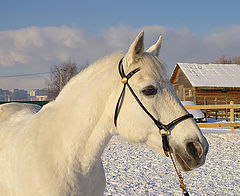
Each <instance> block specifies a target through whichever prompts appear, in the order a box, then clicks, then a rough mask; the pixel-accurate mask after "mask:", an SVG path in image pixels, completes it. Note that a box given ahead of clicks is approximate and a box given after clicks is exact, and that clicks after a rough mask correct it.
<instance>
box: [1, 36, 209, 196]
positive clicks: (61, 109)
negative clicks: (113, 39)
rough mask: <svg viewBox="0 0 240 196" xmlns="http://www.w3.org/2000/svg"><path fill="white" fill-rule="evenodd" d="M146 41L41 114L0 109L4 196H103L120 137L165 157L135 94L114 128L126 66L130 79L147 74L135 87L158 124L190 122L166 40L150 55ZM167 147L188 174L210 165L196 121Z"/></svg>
mask: <svg viewBox="0 0 240 196" xmlns="http://www.w3.org/2000/svg"><path fill="white" fill-rule="evenodd" d="M143 39H144V34H143V32H141V33H140V34H139V35H138V36H137V38H136V40H135V41H134V42H133V43H132V45H131V46H130V48H129V51H128V53H127V54H126V55H125V56H124V55H122V54H115V55H111V56H109V57H105V58H103V59H102V60H100V61H98V62H96V63H94V64H93V65H91V66H89V67H88V68H86V69H85V70H83V71H82V72H81V73H79V74H78V75H77V76H75V77H74V78H73V79H71V80H70V82H69V83H68V84H67V85H66V86H65V87H64V89H63V90H62V92H61V93H60V94H59V96H58V97H57V98H56V100H55V101H53V102H51V103H49V104H47V105H45V106H44V107H43V108H42V109H41V110H40V111H39V112H37V111H38V110H39V108H38V107H37V106H34V105H27V104H19V103H11V104H5V105H2V106H1V107H0V195H4V196H16V195H17V196H33V195H37V196H40V195H41V196H59V195H61V196H67V195H72V196H77V195H78V196H79V195H83V196H95V195H103V193H104V189H105V182H106V181H105V175H104V169H103V166H102V162H101V154H102V152H103V150H104V148H105V146H106V145H107V144H108V141H109V140H110V139H111V137H112V136H113V135H114V134H115V133H119V134H120V135H121V136H122V137H124V138H126V139H127V140H128V141H133V142H144V143H146V144H147V145H149V146H151V147H152V148H153V149H155V150H157V151H159V152H160V153H163V150H162V138H161V136H160V135H159V133H158V128H157V127H156V125H155V124H154V123H153V121H152V120H151V119H150V118H149V116H148V115H146V113H145V112H144V111H143V109H142V108H141V107H140V106H139V104H138V103H137V102H136V100H135V99H134V97H133V95H132V94H131V92H130V91H129V89H128V88H126V91H125V97H124V100H123V101H122V105H121V110H120V112H119V115H118V121H117V127H115V126H114V111H115V107H116V102H117V100H118V98H119V96H120V93H121V91H122V87H123V84H122V83H121V77H120V75H119V72H118V64H119V61H120V59H122V58H123V67H124V70H125V73H126V74H127V73H129V72H131V71H132V70H133V69H135V68H136V67H139V66H140V67H141V70H140V71H139V72H137V73H136V74H134V75H133V76H132V77H131V79H130V80H129V84H130V85H131V87H132V88H133V89H134V92H135V93H136V95H137V96H138V98H139V99H140V101H141V102H142V103H143V104H144V106H145V107H146V108H147V109H148V111H149V112H150V113H151V114H152V115H153V116H154V117H155V118H156V119H158V120H160V121H161V122H162V123H165V124H167V123H169V122H171V121H172V120H174V119H176V118H178V117H180V116H183V115H185V114H187V111H186V110H185V109H184V107H183V106H182V104H181V103H180V101H179V99H178V98H177V96H176V95H175V92H174V90H173V88H172V85H171V84H170V83H169V81H168V79H167V77H166V71H165V69H166V67H165V66H166V65H165V64H163V63H162V61H161V60H159V59H158V58H157V56H158V53H159V51H160V47H161V38H160V39H159V40H158V41H157V42H156V44H154V45H153V46H152V47H151V48H149V49H148V50H147V52H144V46H143ZM168 142H169V144H170V150H171V152H172V153H173V155H174V156H175V158H176V160H177V163H178V165H179V167H180V168H181V169H182V170H192V169H194V168H196V167H199V166H201V165H202V164H203V163H204V161H205V157H206V154H207V150H208V143H207V140H206V139H205V137H204V136H203V135H202V133H201V131H200V129H199V128H198V126H197V125H196V123H195V122H194V120H193V119H191V118H188V119H185V120H183V121H181V122H180V123H178V124H176V125H175V126H174V127H172V128H171V130H170V132H169V134H168ZM153 161H157V160H153Z"/></svg>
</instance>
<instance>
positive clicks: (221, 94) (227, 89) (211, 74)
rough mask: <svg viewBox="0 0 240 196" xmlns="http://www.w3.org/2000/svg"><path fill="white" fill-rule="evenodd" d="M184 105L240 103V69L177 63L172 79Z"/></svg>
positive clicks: (239, 66) (232, 66)
mask: <svg viewBox="0 0 240 196" xmlns="http://www.w3.org/2000/svg"><path fill="white" fill-rule="evenodd" d="M170 81H171V83H172V84H173V86H174V89H175V91H176V93H177V95H178V97H179V99H180V100H182V101H193V102H194V103H195V104H226V103H229V102H230V101H234V102H235V103H238V104H239V103H240V65H237V64H197V63H177V64H176V66H175V68H174V71H173V74H172V76H171V79H170Z"/></svg>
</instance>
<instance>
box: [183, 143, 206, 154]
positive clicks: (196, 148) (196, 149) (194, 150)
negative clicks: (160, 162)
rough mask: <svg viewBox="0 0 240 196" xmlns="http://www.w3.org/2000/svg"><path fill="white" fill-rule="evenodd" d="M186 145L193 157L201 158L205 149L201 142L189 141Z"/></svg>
mask: <svg viewBox="0 0 240 196" xmlns="http://www.w3.org/2000/svg"><path fill="white" fill-rule="evenodd" d="M186 147H187V152H188V153H189V154H191V155H192V156H193V157H197V158H200V157H201V156H202V154H203V149H202V146H201V144H200V143H199V142H188V143H187V145H186Z"/></svg>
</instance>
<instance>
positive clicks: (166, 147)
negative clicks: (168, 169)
mask: <svg viewBox="0 0 240 196" xmlns="http://www.w3.org/2000/svg"><path fill="white" fill-rule="evenodd" d="M122 61H123V58H122V59H121V60H120V62H119V65H118V71H119V74H120V76H121V78H122V80H121V82H122V83H123V84H124V86H123V90H122V92H121V94H120V97H119V99H118V102H117V105H116V109H115V114H114V125H115V126H116V127H117V117H118V115H119V112H120V109H121V105H122V103H123V98H124V95H125V89H126V86H127V87H128V89H129V90H130V92H131V93H132V95H133V97H134V98H135V99H136V101H137V102H138V104H139V105H140V106H141V108H142V109H143V111H144V112H145V113H146V114H147V115H148V116H149V117H150V118H151V119H152V120H153V122H154V123H155V125H156V126H157V127H158V128H159V130H165V131H166V132H168V131H169V130H170V129H171V128H172V127H173V126H175V125H176V124H178V123H180V122H181V121H183V120H185V119H188V118H193V115H192V114H186V115H184V116H181V117H179V118H177V119H175V120H173V121H172V122H170V123H168V124H166V125H165V124H163V123H161V122H160V121H159V120H157V119H156V118H155V117H154V116H153V115H152V114H151V113H150V112H149V111H148V110H147V108H146V107H145V106H144V105H143V103H142V102H141V101H140V100H139V98H138V97H137V95H136V94H135V92H134V91H133V89H132V87H131V86H130V85H129V83H128V80H129V79H130V78H131V77H132V76H133V75H134V74H135V73H137V72H138V71H140V69H141V68H140V67H138V68H136V69H134V70H133V71H131V72H130V73H128V74H127V75H125V73H124V69H123V64H122ZM161 135H162V141H163V150H164V152H167V151H169V150H170V148H169V143H168V139H167V135H166V134H161Z"/></svg>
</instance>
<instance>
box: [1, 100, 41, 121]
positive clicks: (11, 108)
mask: <svg viewBox="0 0 240 196" xmlns="http://www.w3.org/2000/svg"><path fill="white" fill-rule="evenodd" d="M40 109H41V107H40V106H39V105H35V104H28V103H6V104H2V105H0V120H1V119H3V118H4V119H8V118H10V117H11V116H12V115H14V114H16V113H18V112H28V113H32V114H35V113H37V112H38V111H39V110H40Z"/></svg>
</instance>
